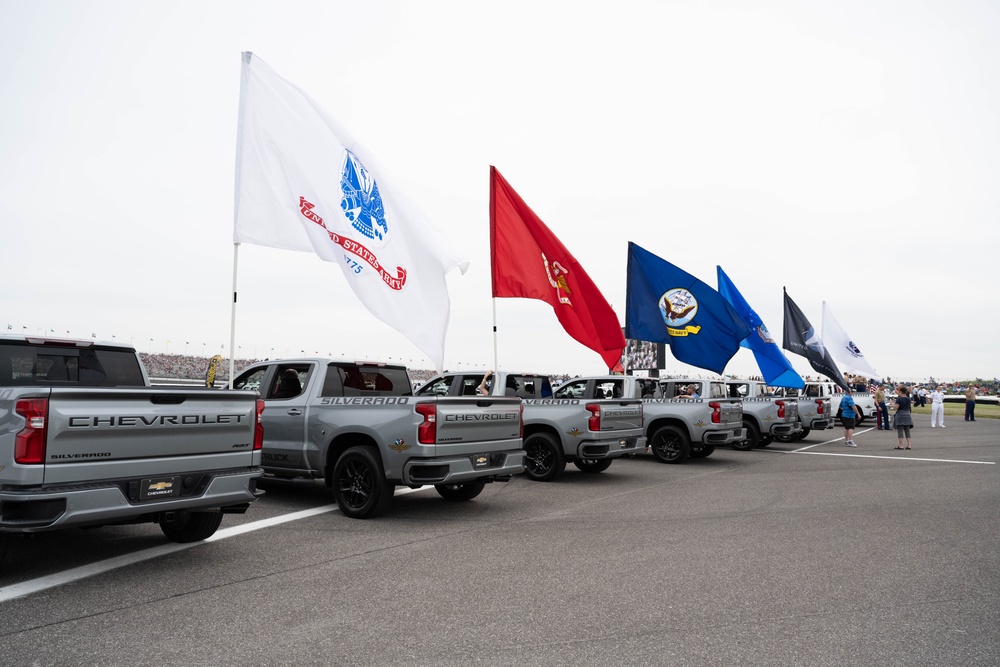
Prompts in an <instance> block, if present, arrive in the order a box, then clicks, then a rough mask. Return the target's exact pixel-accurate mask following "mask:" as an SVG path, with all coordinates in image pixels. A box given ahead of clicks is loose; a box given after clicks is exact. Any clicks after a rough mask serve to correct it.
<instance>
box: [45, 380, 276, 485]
mask: <svg viewBox="0 0 1000 667" xmlns="http://www.w3.org/2000/svg"><path fill="white" fill-rule="evenodd" d="M256 396H257V395H256V392H243V391H240V392H222V391H215V390H208V389H206V390H198V389H189V388H185V389H182V390H178V391H177V392H165V391H164V390H163V388H156V389H143V388H136V389H95V388H88V389H85V390H80V389H60V388H56V389H52V391H51V394H50V398H49V406H48V420H47V439H46V447H45V484H46V485H50V484H59V483H68V482H81V481H88V480H91V479H108V478H121V477H129V476H133V475H149V474H165V473H171V472H190V471H196V470H218V469H227V468H240V467H248V466H251V465H255V464H257V465H259V460H256V461H255V459H257V458H259V454H256V455H255V453H254V452H253V436H254V417H255V414H254V412H255V409H256Z"/></svg>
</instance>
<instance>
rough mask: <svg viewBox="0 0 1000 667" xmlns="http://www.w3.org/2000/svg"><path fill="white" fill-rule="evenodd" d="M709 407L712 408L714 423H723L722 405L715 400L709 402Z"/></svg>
mask: <svg viewBox="0 0 1000 667" xmlns="http://www.w3.org/2000/svg"><path fill="white" fill-rule="evenodd" d="M708 407H710V408H712V423H713V424H721V423H722V406H721V405H720V404H719V403H716V402H715V401H712V402H711V403H709V404H708Z"/></svg>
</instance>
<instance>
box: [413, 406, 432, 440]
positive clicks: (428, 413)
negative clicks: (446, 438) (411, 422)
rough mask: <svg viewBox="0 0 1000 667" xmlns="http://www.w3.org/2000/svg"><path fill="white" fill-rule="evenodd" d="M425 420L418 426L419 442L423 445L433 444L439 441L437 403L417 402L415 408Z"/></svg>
mask: <svg viewBox="0 0 1000 667" xmlns="http://www.w3.org/2000/svg"><path fill="white" fill-rule="evenodd" d="M415 409H416V411H417V414H418V415H422V416H423V418H424V421H423V422H422V423H421V424H420V426H418V427H417V442H419V443H420V444H422V445H433V444H434V443H435V442H437V405H436V404H435V403H417V407H416V408H415Z"/></svg>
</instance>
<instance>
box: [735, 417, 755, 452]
mask: <svg viewBox="0 0 1000 667" xmlns="http://www.w3.org/2000/svg"><path fill="white" fill-rule="evenodd" d="M743 428H745V429H746V431H747V439H746V440H740V441H739V442H734V443H733V449H738V450H740V451H741V452H745V451H747V450H750V449H753V448H754V447H756V446H757V445H758V444H759V443H760V429H759V428H757V425H756V424H754V423H753V422H751V421H745V422H743Z"/></svg>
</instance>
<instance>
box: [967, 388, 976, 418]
mask: <svg viewBox="0 0 1000 667" xmlns="http://www.w3.org/2000/svg"><path fill="white" fill-rule="evenodd" d="M965 421H967V422H974V421H976V388H975V387H973V386H972V385H971V384H970V385H969V388H968V389H966V390H965Z"/></svg>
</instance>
